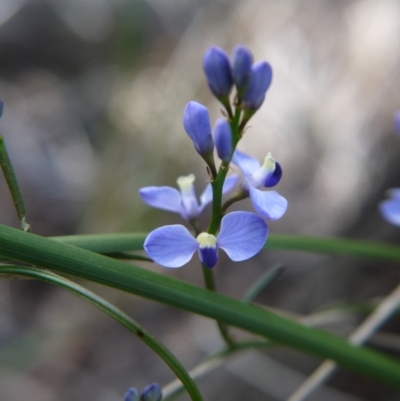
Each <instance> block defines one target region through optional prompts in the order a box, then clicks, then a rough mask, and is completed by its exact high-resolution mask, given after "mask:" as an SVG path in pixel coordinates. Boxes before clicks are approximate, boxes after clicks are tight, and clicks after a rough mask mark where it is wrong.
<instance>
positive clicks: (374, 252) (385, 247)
mask: <svg viewBox="0 0 400 401" xmlns="http://www.w3.org/2000/svg"><path fill="white" fill-rule="evenodd" d="M146 236H147V233H124V234H94V235H76V236H65V237H52V239H54V240H55V241H58V242H63V243H65V244H69V245H75V246H77V247H79V248H83V249H88V250H90V251H93V252H97V253H113V252H124V251H138V250H141V249H143V243H144V240H145V238H146ZM265 249H271V250H277V249H286V250H292V251H303V252H315V253H324V254H333V255H347V256H359V257H367V258H374V259H387V260H394V261H398V262H400V246H397V245H390V244H383V243H379V242H372V241H362V240H353V239H347V238H334V237H326V238H324V237H306V236H301V235H287V234H270V235H269V237H268V240H267V242H266V244H265Z"/></svg>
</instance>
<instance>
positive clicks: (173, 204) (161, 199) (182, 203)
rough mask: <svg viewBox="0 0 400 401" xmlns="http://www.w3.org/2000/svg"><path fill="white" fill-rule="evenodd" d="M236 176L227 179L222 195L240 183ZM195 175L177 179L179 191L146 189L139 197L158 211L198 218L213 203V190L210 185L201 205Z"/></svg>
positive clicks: (141, 191) (202, 197)
mask: <svg viewBox="0 0 400 401" xmlns="http://www.w3.org/2000/svg"><path fill="white" fill-rule="evenodd" d="M238 178H239V177H238V176H237V175H236V174H234V175H231V176H229V177H227V178H226V180H225V183H224V186H223V189H222V193H224V194H225V193H226V192H229V191H230V190H232V189H233V187H234V186H235V185H236V183H237V181H238ZM194 180H195V176H194V174H190V175H188V176H182V177H179V178H178V179H177V181H176V182H177V184H178V187H179V191H178V190H177V189H175V188H172V187H167V186H164V187H144V188H141V189H140V190H139V195H140V197H141V198H142V200H143V201H144V202H146V203H147V204H148V205H150V206H153V207H156V208H158V209H163V210H168V211H170V212H175V213H179V214H180V215H181V216H182V217H183V218H184V219H185V220H190V219H193V218H196V217H198V216H199V215H200V214H201V212H202V211H203V209H204V208H205V207H206V206H207V205H208V204H209V203H210V202H211V201H212V188H211V184H208V185H207V187H206V189H205V190H204V192H203V193H202V194H201V195H200V203H199V202H198V200H197V198H196V194H195V191H194V185H193V183H194Z"/></svg>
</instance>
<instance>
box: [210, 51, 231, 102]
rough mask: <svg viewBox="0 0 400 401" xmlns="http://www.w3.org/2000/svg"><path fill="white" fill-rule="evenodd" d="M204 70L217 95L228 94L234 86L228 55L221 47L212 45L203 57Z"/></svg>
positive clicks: (213, 91) (212, 89)
mask: <svg viewBox="0 0 400 401" xmlns="http://www.w3.org/2000/svg"><path fill="white" fill-rule="evenodd" d="M203 70H204V73H205V74H206V77H207V80H208V86H209V87H210V89H211V92H212V93H213V94H214V95H215V96H216V97H220V96H227V95H229V92H230V91H231V89H232V86H233V78H232V71H231V66H230V63H229V57H228V55H227V54H226V53H225V52H224V51H223V50H222V49H220V48H219V47H215V46H214V47H210V48H209V49H207V50H206V52H205V54H204V58H203Z"/></svg>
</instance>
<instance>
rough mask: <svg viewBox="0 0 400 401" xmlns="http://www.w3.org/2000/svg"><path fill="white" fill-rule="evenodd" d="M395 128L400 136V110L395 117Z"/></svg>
mask: <svg viewBox="0 0 400 401" xmlns="http://www.w3.org/2000/svg"><path fill="white" fill-rule="evenodd" d="M394 126H395V128H396V131H397V134H398V135H399V136H400V110H399V111H398V112H397V113H396V114H395V115H394Z"/></svg>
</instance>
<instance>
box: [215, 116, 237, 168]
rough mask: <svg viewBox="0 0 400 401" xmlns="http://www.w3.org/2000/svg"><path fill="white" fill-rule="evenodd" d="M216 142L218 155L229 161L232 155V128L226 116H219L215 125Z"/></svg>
mask: <svg viewBox="0 0 400 401" xmlns="http://www.w3.org/2000/svg"><path fill="white" fill-rule="evenodd" d="M214 143H215V148H216V149H217V153H218V157H219V158H220V159H221V160H222V161H224V162H228V161H229V160H230V158H231V156H232V151H233V148H232V130H231V126H230V125H229V123H228V121H226V120H225V118H219V119H218V120H217V122H216V124H215V126H214Z"/></svg>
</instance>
